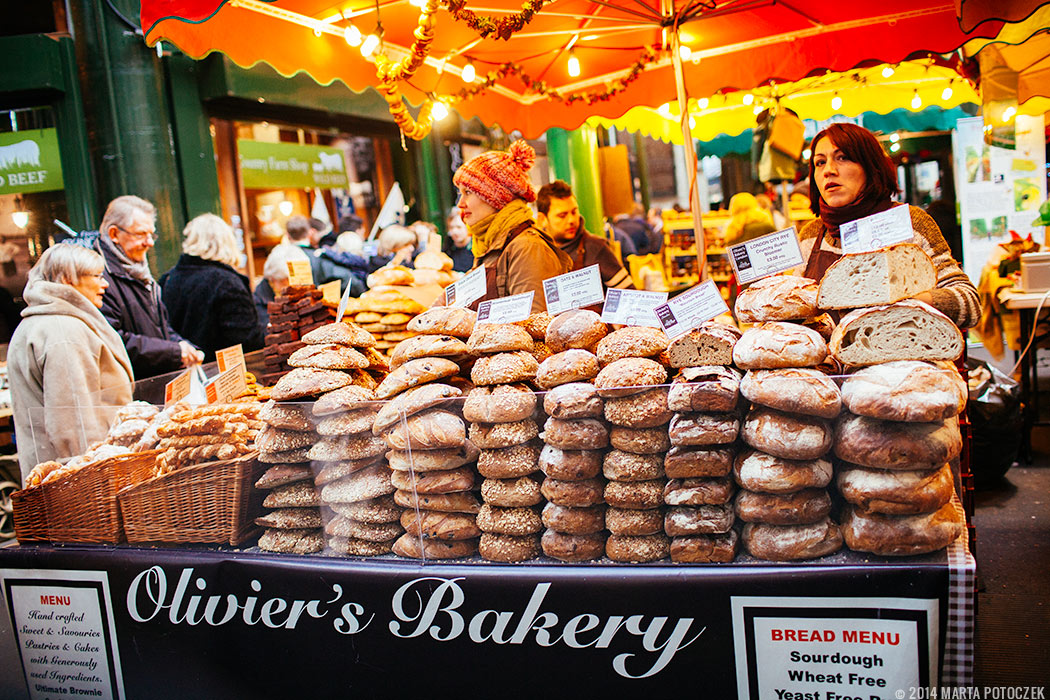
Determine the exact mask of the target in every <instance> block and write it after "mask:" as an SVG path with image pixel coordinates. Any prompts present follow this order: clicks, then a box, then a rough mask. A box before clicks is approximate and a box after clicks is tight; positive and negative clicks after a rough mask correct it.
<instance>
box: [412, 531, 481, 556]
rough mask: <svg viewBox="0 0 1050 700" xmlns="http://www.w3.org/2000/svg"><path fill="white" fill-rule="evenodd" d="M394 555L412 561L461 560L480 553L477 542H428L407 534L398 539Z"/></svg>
mask: <svg viewBox="0 0 1050 700" xmlns="http://www.w3.org/2000/svg"><path fill="white" fill-rule="evenodd" d="M392 549H393V552H394V554H397V555H398V556H402V557H409V558H412V559H460V558H462V557H469V556H470V555H471V554H474V553H476V552H477V551H478V541H477V540H473V539H471V540H427V539H421V538H419V537H415V536H413V535H409V534H408V533H405V534H404V535H401V537H399V538H397V541H396V542H394V546H393V548H392Z"/></svg>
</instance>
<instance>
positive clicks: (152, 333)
mask: <svg viewBox="0 0 1050 700" xmlns="http://www.w3.org/2000/svg"><path fill="white" fill-rule="evenodd" d="M156 217H157V210H156V209H155V208H154V207H153V205H152V204H150V203H149V202H147V201H146V200H144V199H142V198H140V197H135V196H134V195H124V196H123V197H117V198H116V199H114V200H113V201H112V202H110V203H109V206H108V207H106V213H105V215H104V216H103V217H102V224H101V226H99V238H98V242H97V243H96V244H95V248H96V250H98V252H99V253H101V254H102V256H103V257H104V258H105V260H106V269H105V272H104V274H105V277H106V281H107V282H108V283H109V290H108V291H107V293H106V296H105V298H104V299H103V303H102V315H103V316H105V317H106V320H107V321H109V323H110V325H111V326H113V328H114V329H115V330H116V331H117V333H118V334H120V337H121V339H123V341H124V345H125V346H126V347H127V350H128V356H129V357H130V358H131V364H132V366H133V367H134V368H135V377H136V378H137V379H144V378H146V377H153V376H156V375H158V374H165V373H167V372H174V371H176V370H180V369H182V368H183V367H189V366H190V365H193V364H198V363H200V362H201V361H202V360H203V359H204V354H203V353H202V352H200V351H199V350H198V349H197V348H195V347H193V345H191V344H190V343H189V342H187V341H186V340H184V339H183V338H182V337H181V336H179V334H178V333H176V332H175V331H174V330H172V328H171V324H170V323H169V322H168V311H167V309H165V308H164V302H163V301H162V300H161V295H160V287H159V286H158V285H157V283H156V281H155V280H154V279H153V275H152V273H151V272H150V269H149V263H148V262H147V261H146V254H147V253H148V252H149V250H150V248H152V247H153V242H154V240H156V225H155V221H156Z"/></svg>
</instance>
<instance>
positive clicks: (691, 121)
mask: <svg viewBox="0 0 1050 700" xmlns="http://www.w3.org/2000/svg"><path fill="white" fill-rule="evenodd" d="M689 128H690V129H695V128H696V118H695V117H689Z"/></svg>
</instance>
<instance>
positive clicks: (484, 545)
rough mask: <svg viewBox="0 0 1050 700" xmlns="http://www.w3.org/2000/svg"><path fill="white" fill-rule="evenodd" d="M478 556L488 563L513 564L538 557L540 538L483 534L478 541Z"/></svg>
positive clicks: (491, 533)
mask: <svg viewBox="0 0 1050 700" xmlns="http://www.w3.org/2000/svg"><path fill="white" fill-rule="evenodd" d="M478 554H480V555H481V556H482V558H483V559H487V560H488V561H498V562H503V563H505V564H513V563H515V562H519V561H528V560H529V559H535V558H536V557H538V556H539V555H540V538H539V537H537V536H535V535H523V536H516V535H499V534H496V533H493V532H484V533H482V534H481V539H480V540H479V541H478Z"/></svg>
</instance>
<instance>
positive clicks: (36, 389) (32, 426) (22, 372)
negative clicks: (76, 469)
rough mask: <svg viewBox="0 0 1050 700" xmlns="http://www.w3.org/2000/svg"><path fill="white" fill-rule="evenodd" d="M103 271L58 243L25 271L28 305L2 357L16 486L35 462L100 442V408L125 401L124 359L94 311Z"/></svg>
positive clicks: (99, 263) (127, 376) (127, 370)
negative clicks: (15, 438) (14, 449)
mask: <svg viewBox="0 0 1050 700" xmlns="http://www.w3.org/2000/svg"><path fill="white" fill-rule="evenodd" d="M104 269H105V261H104V260H103V259H102V256H101V255H99V254H98V253H96V252H95V251H93V250H91V249H89V248H84V247H81V246H78V245H73V244H70V243H59V244H58V245H55V246H52V247H50V248H48V249H47V250H45V251H44V254H43V255H41V256H40V260H38V261H37V263H36V265H34V266H33V269H32V270H30V271H29V281H28V282H27V284H26V288H25V291H24V292H23V297H24V298H25V301H26V303H27V304H28V307H27V308H26V309H25V310H24V311H23V312H22V319H23V320H22V322H21V323H20V324H19V325H18V328H17V329H16V330H15V333H14V336H13V337H12V338H11V345H10V347H9V348H8V353H7V373H8V379H9V381H10V384H11V403H12V405H13V407H14V418H15V434H16V435H17V436H18V461H19V465H20V467H21V471H22V478H23V480H24V479H25V477H26V475H27V474H28V473H29V472H30V470H31V469H32V468H33V467H34V466H35V465H37V464H39V463H40V462H46V461H50V460H57V459H64V458H66V457H72V456H73V455H76V454H81V453H83V452H84V451H85V450H87V448H88V446H89V445H90V444H91V443H93V442H96V441H98V440H101V439H102V438H104V437H106V432H107V431H108V430H109V419H110V417H111V416H112V411H107V410H105V409H106V407H111V406H123V405H124V404H126V403H128V402H129V401H131V398H132V383H133V382H134V373H133V371H132V369H131V360H130V359H129V358H128V353H127V351H126V350H125V349H124V343H123V342H122V341H121V339H120V336H119V335H117V332H116V331H115V330H113V328H112V327H111V326H110V325H109V323H108V322H107V321H106V319H105V317H103V315H102V313H101V311H100V309H101V308H102V299H103V296H104V295H105V293H106V289H107V288H108V287H109V283H108V282H107V281H106V279H105V277H104V276H103V274H102V273H103V270H104Z"/></svg>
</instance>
